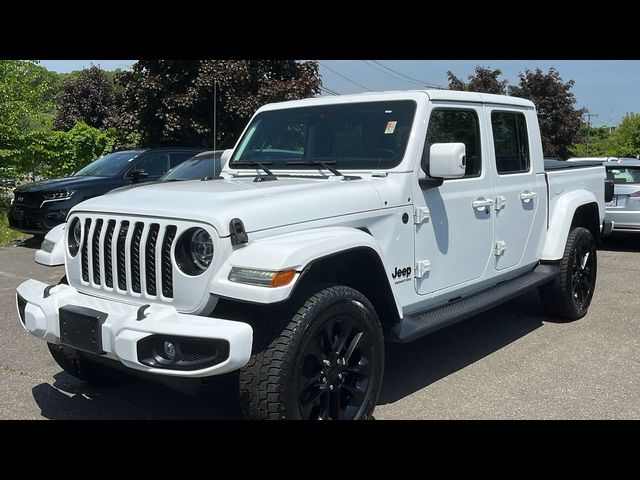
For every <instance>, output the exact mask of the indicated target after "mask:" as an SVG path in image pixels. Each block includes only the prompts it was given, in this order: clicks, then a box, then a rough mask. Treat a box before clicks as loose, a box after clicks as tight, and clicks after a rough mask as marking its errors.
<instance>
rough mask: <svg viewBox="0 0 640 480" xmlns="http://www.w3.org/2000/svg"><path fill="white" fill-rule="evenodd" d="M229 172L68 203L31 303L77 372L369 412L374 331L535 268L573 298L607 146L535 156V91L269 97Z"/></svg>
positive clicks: (378, 339)
mask: <svg viewBox="0 0 640 480" xmlns="http://www.w3.org/2000/svg"><path fill="white" fill-rule="evenodd" d="M224 159H225V160H224V161H225V162H226V163H225V167H224V169H223V172H222V174H221V175H220V176H218V177H213V178H211V177H207V178H204V179H202V180H200V181H186V182H177V183H171V184H161V185H148V186H143V187H140V188H136V189H132V190H129V191H122V192H117V193H113V194H108V195H105V196H102V197H98V198H94V199H91V200H88V201H85V202H82V203H81V204H79V205H77V206H76V207H74V208H73V209H72V210H71V211H70V212H69V214H68V217H67V223H66V225H63V226H60V227H58V228H56V229H55V230H53V231H52V232H51V233H50V234H49V235H48V236H47V238H46V239H45V241H44V243H43V247H42V249H41V250H40V251H38V252H37V253H36V260H37V261H38V262H40V263H42V264H46V265H63V264H64V266H65V269H66V275H65V278H63V280H62V281H61V282H60V283H59V284H57V285H47V284H44V283H42V282H39V281H36V280H28V281H26V282H24V283H23V284H21V285H20V286H19V287H18V289H17V295H16V302H17V309H18V312H19V318H20V321H21V323H22V325H23V326H24V328H25V329H26V330H27V331H28V332H29V333H31V334H32V335H34V336H36V337H38V338H41V339H42V340H44V341H45V342H47V344H48V347H49V350H50V351H51V354H52V355H53V358H54V359H55V360H56V361H57V362H58V363H59V365H60V366H61V367H62V368H63V369H64V370H66V371H67V372H68V373H70V374H71V375H74V376H76V377H78V378H81V379H83V380H86V381H88V382H93V383H96V384H106V383H110V382H115V381H119V380H122V379H124V377H126V376H128V375H127V374H126V372H127V371H129V372H130V371H131V369H133V370H137V371H141V372H147V373H148V374H150V375H157V376H175V377H191V378H202V379H206V378H210V377H212V376H215V375H221V374H227V373H229V372H234V371H236V372H238V374H237V379H238V384H239V390H240V402H241V404H242V406H243V411H244V413H245V415H246V416H247V417H249V418H253V419H364V418H367V417H370V416H371V415H372V412H373V410H374V407H375V405H376V399H377V398H378V394H379V392H380V388H381V384H382V378H383V369H384V340H385V339H387V340H389V341H396V342H407V341H410V340H413V339H415V338H418V337H420V336H422V335H425V334H428V333H430V332H433V331H435V330H437V329H439V328H442V327H445V326H447V325H450V324H452V323H454V322H457V321H459V320H462V319H464V318H468V317H470V316H472V315H475V314H476V313H478V312H481V311H483V310H487V309H489V308H491V307H493V306H495V305H497V304H499V303H501V302H505V301H507V300H509V299H511V298H513V297H514V296H516V295H519V294H521V293H523V292H525V291H527V290H529V289H533V288H538V289H539V291H540V294H541V301H542V302H543V303H544V306H545V308H546V310H547V312H548V313H549V314H550V315H554V316H557V317H560V318H563V319H567V320H575V319H578V318H581V317H583V316H584V315H585V314H586V313H587V309H588V307H589V304H590V302H591V298H592V295H593V292H594V288H595V282H596V267H597V264H596V243H597V242H598V241H599V238H600V236H601V235H603V234H604V233H606V230H609V229H610V225H607V224H606V223H605V222H604V181H605V170H604V167H602V166H584V165H575V164H570V163H566V162H560V163H556V164H554V165H551V168H552V169H551V170H545V163H544V160H543V152H542V144H541V139H540V132H539V129H538V120H537V117H536V110H535V107H534V105H533V103H531V102H530V101H528V100H523V99H520V98H515V97H507V96H496V95H487V94H479V93H467V92H453V91H443V90H427V91H410V92H385V93H371V94H362V95H349V96H336V97H328V98H324V97H323V98H313V99H307V100H296V101H290V102H284V103H277V104H270V105H266V106H263V107H262V108H260V109H259V110H258V111H257V112H256V114H255V115H254V116H253V118H252V119H251V121H250V122H249V124H248V126H247V127H246V128H245V130H244V132H243V133H242V135H241V136H240V138H239V140H238V142H237V144H236V146H235V148H234V149H233V150H230V151H226V152H225V155H224Z"/></svg>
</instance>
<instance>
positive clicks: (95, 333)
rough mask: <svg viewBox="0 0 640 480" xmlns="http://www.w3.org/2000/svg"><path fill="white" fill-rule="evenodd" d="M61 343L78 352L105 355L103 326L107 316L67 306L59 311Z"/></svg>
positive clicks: (94, 311) (89, 309)
mask: <svg viewBox="0 0 640 480" xmlns="http://www.w3.org/2000/svg"><path fill="white" fill-rule="evenodd" d="M58 313H59V318H60V342H61V343H62V344H63V345H68V346H70V347H73V348H77V349H78V350H82V351H85V352H90V353H96V354H98V355H103V354H104V351H103V350H102V324H103V323H104V322H105V320H106V319H107V316H108V315H107V314H106V313H104V312H99V311H98V310H93V309H91V308H87V307H80V306H78V305H65V306H64V307H60V309H59V310H58Z"/></svg>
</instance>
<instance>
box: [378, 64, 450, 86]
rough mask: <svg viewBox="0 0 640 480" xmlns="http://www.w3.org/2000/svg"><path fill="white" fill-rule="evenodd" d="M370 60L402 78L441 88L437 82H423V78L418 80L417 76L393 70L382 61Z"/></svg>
mask: <svg viewBox="0 0 640 480" xmlns="http://www.w3.org/2000/svg"><path fill="white" fill-rule="evenodd" d="M372 61H373V62H374V63H376V64H378V65H380V66H381V67H382V68H384V69H386V70H389V71H390V72H393V73H395V74H396V75H400V76H401V77H404V78H406V79H408V80H411V81H413V82H416V83H419V84H421V85H425V86H427V87H436V88H442V87H441V86H440V85H437V84H435V83H429V82H425V81H424V80H418V79H417V78H413V77H410V76H409V75H405V74H404V73H402V72H399V71H397V70H394V69H393V68H389V67H387V66H386V65H384V64H383V63H382V62H379V61H378V60H372Z"/></svg>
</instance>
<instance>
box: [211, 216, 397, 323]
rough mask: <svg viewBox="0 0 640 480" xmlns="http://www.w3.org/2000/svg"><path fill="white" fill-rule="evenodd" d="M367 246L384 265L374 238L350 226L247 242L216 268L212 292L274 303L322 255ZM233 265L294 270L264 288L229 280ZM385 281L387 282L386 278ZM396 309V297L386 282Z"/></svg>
mask: <svg viewBox="0 0 640 480" xmlns="http://www.w3.org/2000/svg"><path fill="white" fill-rule="evenodd" d="M360 248H367V249H370V250H373V252H375V254H377V255H378V257H379V258H380V261H381V263H382V265H383V266H386V265H385V262H384V254H383V252H382V250H381V248H380V245H378V242H377V241H376V239H375V238H374V237H373V236H371V235H370V234H369V233H367V232H364V231H362V230H359V229H356V228H351V227H326V228H315V229H311V230H303V231H298V232H292V233H286V234H282V235H277V236H273V237H268V238H262V239H258V240H253V241H251V242H249V243H248V244H247V245H246V246H243V247H239V248H237V249H236V250H235V251H234V252H233V253H232V254H231V256H230V257H229V258H228V259H227V261H226V262H225V264H224V265H223V266H222V268H220V269H219V270H218V272H217V273H216V275H215V276H214V278H213V279H212V282H211V293H212V294H213V295H217V296H220V297H225V298H231V299H236V300H242V301H246V302H251V303H276V302H281V301H283V300H286V299H288V298H289V296H290V295H291V293H292V292H293V290H294V288H295V286H296V284H297V282H298V280H299V279H300V276H301V273H302V271H303V270H304V269H305V268H307V267H308V266H310V265H311V264H312V263H314V262H316V261H319V260H322V259H323V258H325V257H329V256H332V255H335V254H337V253H340V252H347V251H349V250H353V249H360ZM232 267H241V268H251V269H257V270H268V271H283V270H296V272H298V273H296V276H295V277H294V279H293V281H292V282H291V283H290V284H289V285H285V286H283V287H277V288H265V287H259V286H254V285H245V284H241V283H235V282H231V281H229V279H228V277H229V272H230V271H231V268H232ZM385 281H387V282H389V279H388V278H385ZM389 289H390V291H391V292H392V294H393V299H394V301H395V304H396V308H398V310H399V312H402V310H401V307H400V304H399V302H398V298H397V297H396V294H395V292H394V290H393V288H392V286H391V284H389Z"/></svg>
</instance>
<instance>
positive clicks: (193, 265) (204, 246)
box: [175, 228, 213, 276]
mask: <svg viewBox="0 0 640 480" xmlns="http://www.w3.org/2000/svg"><path fill="white" fill-rule="evenodd" d="M175 254H176V263H177V265H178V268H179V269H180V270H181V271H182V272H183V273H186V274H187V275H191V276H195V275H200V274H202V273H204V271H205V270H207V268H209V265H211V262H212V261H213V239H212V238H211V235H209V233H208V232H207V231H206V230H204V229H203V228H190V229H189V230H187V231H186V232H184V233H183V234H182V235H181V236H180V239H179V240H178V243H177V244H176V251H175Z"/></svg>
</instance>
